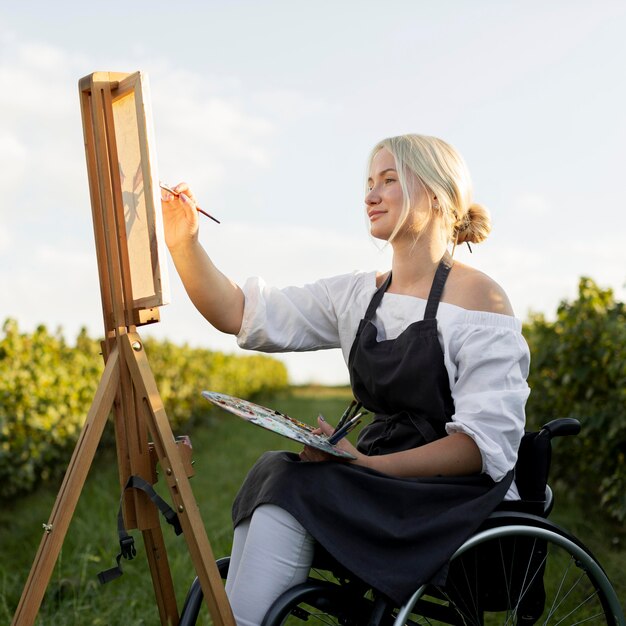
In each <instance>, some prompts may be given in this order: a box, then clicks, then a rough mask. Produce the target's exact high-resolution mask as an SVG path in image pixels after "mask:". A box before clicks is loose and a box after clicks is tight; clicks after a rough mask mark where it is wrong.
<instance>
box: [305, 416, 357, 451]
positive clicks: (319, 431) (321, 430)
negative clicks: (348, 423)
mask: <svg viewBox="0 0 626 626" xmlns="http://www.w3.org/2000/svg"><path fill="white" fill-rule="evenodd" d="M317 423H318V428H316V429H315V430H314V431H313V432H314V433H315V434H316V435H326V436H327V437H330V435H332V434H333V433H334V432H335V429H334V428H333V427H332V426H331V425H330V424H329V423H328V422H327V421H326V420H325V419H324V418H323V417H322V416H321V415H320V416H319V417H318V418H317ZM336 447H337V448H341V449H342V450H345V451H346V452H349V453H350V454H352V455H353V456H355V457H356V458H357V459H358V458H359V457H360V456H362V455H361V453H360V452H359V451H358V450H357V449H356V448H355V447H354V446H353V445H352V444H351V443H350V442H349V441H348V440H347V439H346V438H345V437H344V438H343V439H342V440H341V441H339V443H337V444H336ZM300 460H302V461H345V460H348V461H349V459H342V458H340V457H337V456H334V455H332V454H327V453H326V452H322V450H318V449H317V448H312V447H311V446H304V449H303V450H302V452H300Z"/></svg>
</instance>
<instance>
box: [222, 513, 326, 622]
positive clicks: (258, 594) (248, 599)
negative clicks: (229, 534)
mask: <svg viewBox="0 0 626 626" xmlns="http://www.w3.org/2000/svg"><path fill="white" fill-rule="evenodd" d="M314 543H315V541H314V539H313V537H312V536H311V535H310V534H309V533H308V532H307V531H306V530H305V529H304V527H303V526H302V525H301V524H300V522H298V520H296V519H295V518H294V517H293V516H292V515H291V514H289V513H287V511H285V510H283V509H281V508H279V507H277V506H274V505H273V504H264V505H261V506H259V507H257V508H256V509H255V511H254V513H253V515H252V517H251V518H248V519H246V520H244V521H243V522H241V523H240V524H238V525H237V527H236V528H235V534H234V538H233V549H232V553H231V556H230V566H229V569H228V577H227V579H226V594H227V595H228V599H229V600H230V604H231V606H232V609H233V613H234V615H235V621H236V622H237V626H259V624H260V623H261V621H262V619H263V617H264V616H265V614H266V613H267V611H268V609H269V607H270V606H271V605H272V603H273V602H274V600H276V598H278V596H280V595H281V594H282V593H283V592H284V591H286V590H287V589H289V588H290V587H293V586H294V585H297V584H298V583H301V582H304V581H305V580H306V578H307V576H308V573H309V570H310V568H311V562H312V561H313V546H314Z"/></svg>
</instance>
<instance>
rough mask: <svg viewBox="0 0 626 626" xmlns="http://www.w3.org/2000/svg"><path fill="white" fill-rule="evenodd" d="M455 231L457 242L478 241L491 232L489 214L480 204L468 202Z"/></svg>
mask: <svg viewBox="0 0 626 626" xmlns="http://www.w3.org/2000/svg"><path fill="white" fill-rule="evenodd" d="M456 232H457V235H458V238H457V243H465V242H469V243H480V242H481V241H484V240H485V239H487V237H488V236H489V233H490V232H491V215H490V214H489V211H488V210H487V209H486V208H485V207H484V206H482V204H470V206H469V208H468V209H467V212H466V213H465V215H464V216H463V217H462V218H461V219H460V220H459V224H458V225H457V228H456Z"/></svg>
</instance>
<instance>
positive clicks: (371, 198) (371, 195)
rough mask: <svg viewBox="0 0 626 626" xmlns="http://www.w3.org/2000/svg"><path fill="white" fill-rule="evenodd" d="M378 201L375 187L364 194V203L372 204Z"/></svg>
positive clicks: (378, 197)
mask: <svg viewBox="0 0 626 626" xmlns="http://www.w3.org/2000/svg"><path fill="white" fill-rule="evenodd" d="M379 203H380V195H379V194H378V193H376V191H375V189H370V190H369V191H368V192H367V193H366V194H365V204H367V205H368V206H372V205H375V204H379Z"/></svg>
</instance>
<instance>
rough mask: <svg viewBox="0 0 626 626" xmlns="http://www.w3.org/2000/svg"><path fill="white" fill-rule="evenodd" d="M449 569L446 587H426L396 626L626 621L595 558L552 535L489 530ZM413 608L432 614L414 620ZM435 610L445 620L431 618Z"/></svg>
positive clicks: (522, 529)
mask: <svg viewBox="0 0 626 626" xmlns="http://www.w3.org/2000/svg"><path fill="white" fill-rule="evenodd" d="M450 568H451V569H450V576H449V578H448V583H447V584H446V588H445V589H437V588H429V587H426V586H424V587H422V588H420V589H419V590H418V591H417V592H416V593H415V594H414V596H413V597H412V598H411V600H410V601H409V603H407V605H406V606H405V607H404V608H403V609H402V610H401V611H400V612H399V614H398V616H397V619H396V621H395V624H396V625H397V626H400V625H401V624H405V623H407V622H408V620H409V619H411V620H412V621H411V622H408V623H415V624H432V625H433V626H434V625H436V624H455V623H458V624H468V625H477V626H478V625H485V626H492V625H494V626H495V625H498V626H508V625H511V626H515V625H517V624H542V625H544V626H561V625H562V626H573V625H575V624H589V625H592V624H616V625H619V626H623V625H624V623H625V622H624V616H623V614H622V611H621V607H620V605H619V601H618V600H617V597H616V595H615V591H614V590H613V588H612V586H611V584H610V582H609V581H608V579H607V577H606V575H605V574H604V572H603V571H602V568H601V567H600V566H599V565H598V564H597V562H596V561H595V559H594V558H593V557H592V556H591V555H590V554H589V552H588V551H587V550H586V549H584V547H582V546H580V545H578V544H577V543H575V542H574V541H572V540H570V539H569V538H568V537H566V536H564V535H562V534H559V533H557V532H554V531H552V530H548V529H545V528H535V527H531V526H521V525H512V526H507V527H504V528H497V529H491V530H486V531H483V532H481V533H478V534H477V535H476V536H474V537H472V538H471V539H470V540H469V541H468V542H466V544H464V545H463V547H462V548H460V549H459V550H458V551H457V553H456V554H455V555H454V557H453V559H452V560H451V563H450ZM477 581H483V583H482V585H481V583H480V582H477ZM415 605H417V606H416V608H415V612H416V613H421V612H424V613H426V614H427V615H431V616H429V617H426V618H424V617H417V616H416V615H412V611H413V607H414V606H415ZM439 607H443V608H439ZM437 612H439V613H440V614H441V613H443V615H444V617H439V616H436V617H433V616H432V615H435V614H436V613H437ZM410 615H411V617H410V618H409V616H410Z"/></svg>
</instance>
